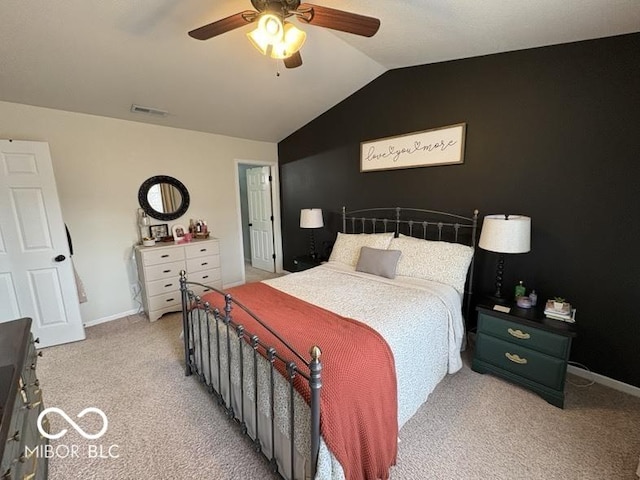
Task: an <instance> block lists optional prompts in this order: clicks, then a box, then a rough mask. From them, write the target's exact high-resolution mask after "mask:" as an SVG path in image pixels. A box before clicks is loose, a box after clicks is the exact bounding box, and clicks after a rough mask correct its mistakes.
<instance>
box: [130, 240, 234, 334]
mask: <svg viewBox="0 0 640 480" xmlns="http://www.w3.org/2000/svg"><path fill="white" fill-rule="evenodd" d="M135 252H136V263H137V265H138V278H139V279H140V284H141V286H142V303H143V306H144V311H145V313H146V314H147V316H148V317H149V320H150V321H152V322H154V321H156V320H157V319H158V318H160V317H161V316H162V315H164V314H165V313H168V312H178V311H180V310H181V309H182V305H181V296H180V271H181V270H186V272H187V279H188V280H189V281H191V282H198V283H203V284H205V285H210V286H212V287H216V288H220V289H221V288H222V275H221V272H220V245H219V242H218V239H217V238H211V239H207V240H194V241H192V242H190V243H185V244H173V243H171V244H166V243H159V244H156V245H155V246H153V247H143V246H140V245H139V246H136V247H135ZM194 291H195V292H196V293H198V294H202V291H204V289H202V288H200V291H198V289H194Z"/></svg>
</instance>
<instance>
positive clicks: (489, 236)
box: [478, 214, 531, 303]
mask: <svg viewBox="0 0 640 480" xmlns="http://www.w3.org/2000/svg"><path fill="white" fill-rule="evenodd" d="M478 246H479V247H480V248H482V249H483V250H488V251H490V252H496V253H498V254H499V256H498V268H497V271H496V291H495V293H494V294H493V296H494V298H495V300H496V301H497V302H499V303H500V302H504V300H505V297H504V296H503V294H502V278H503V273H504V256H505V254H507V253H527V252H528V251H530V250H531V218H530V217H525V216H523V215H505V214H500V215H487V216H486V217H484V221H483V222H482V232H481V233H480V241H479V242H478Z"/></svg>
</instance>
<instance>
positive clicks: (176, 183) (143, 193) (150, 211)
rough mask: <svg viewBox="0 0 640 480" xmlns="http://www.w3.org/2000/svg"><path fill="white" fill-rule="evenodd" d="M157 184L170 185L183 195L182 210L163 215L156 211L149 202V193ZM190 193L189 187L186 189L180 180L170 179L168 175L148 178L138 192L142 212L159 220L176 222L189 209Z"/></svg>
mask: <svg viewBox="0 0 640 480" xmlns="http://www.w3.org/2000/svg"><path fill="white" fill-rule="evenodd" d="M156 183H168V184H169V185H171V186H173V187H175V188H177V189H178V191H179V192H180V194H181V195H182V203H181V204H180V208H178V210H176V211H175V212H173V213H162V212H158V211H157V210H155V209H154V208H153V207H152V206H151V205H150V204H149V200H147V195H148V193H149V189H150V188H151V187H152V186H153V185H155V184H156ZM189 202H190V198H189V191H188V190H187V187H185V186H184V185H183V184H182V182H180V180H177V179H175V178H173V177H169V176H167V175H156V176H155V177H151V178H148V179H147V180H145V181H144V182H143V184H142V185H140V190H138V203H139V204H140V207H142V210H144V211H145V213H146V214H147V215H149V216H150V217H152V218H155V219H157V220H164V221H168V220H175V219H176V218H179V217H181V216H182V215H184V214H185V213H187V209H188V208H189Z"/></svg>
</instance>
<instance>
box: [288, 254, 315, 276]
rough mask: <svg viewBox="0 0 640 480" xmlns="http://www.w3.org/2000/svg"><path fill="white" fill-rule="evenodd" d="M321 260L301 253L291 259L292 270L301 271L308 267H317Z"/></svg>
mask: <svg viewBox="0 0 640 480" xmlns="http://www.w3.org/2000/svg"><path fill="white" fill-rule="evenodd" d="M321 263H322V262H321V261H320V259H319V258H313V257H311V256H309V255H302V256H300V257H295V258H294V259H293V265H294V271H296V272H302V271H303V270H307V269H309V268H313V267H317V266H318V265H320V264H321Z"/></svg>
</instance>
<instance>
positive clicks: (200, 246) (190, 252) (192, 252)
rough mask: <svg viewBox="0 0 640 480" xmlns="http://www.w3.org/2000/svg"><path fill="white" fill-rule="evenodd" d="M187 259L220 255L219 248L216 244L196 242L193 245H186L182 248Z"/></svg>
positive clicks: (212, 242)
mask: <svg viewBox="0 0 640 480" xmlns="http://www.w3.org/2000/svg"><path fill="white" fill-rule="evenodd" d="M184 251H185V252H186V255H187V258H196V257H204V256H207V255H218V254H219V253H220V246H219V244H218V242H214V241H210V242H198V243H195V244H193V245H187V246H186V247H184Z"/></svg>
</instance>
